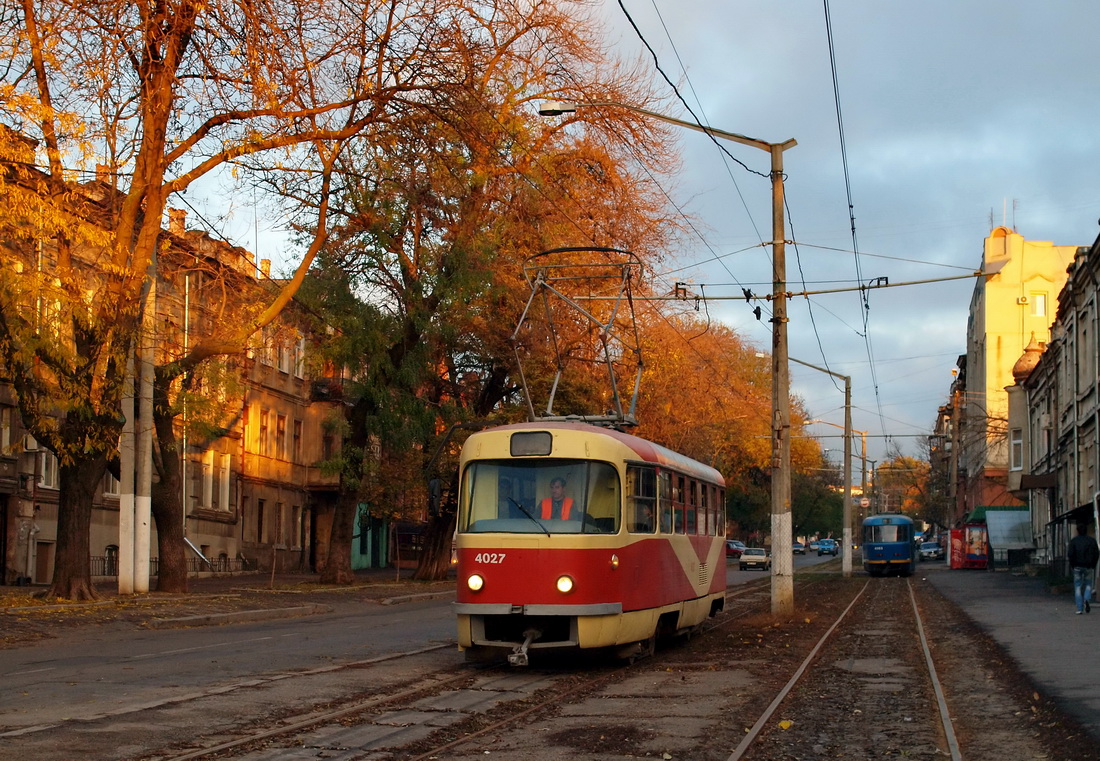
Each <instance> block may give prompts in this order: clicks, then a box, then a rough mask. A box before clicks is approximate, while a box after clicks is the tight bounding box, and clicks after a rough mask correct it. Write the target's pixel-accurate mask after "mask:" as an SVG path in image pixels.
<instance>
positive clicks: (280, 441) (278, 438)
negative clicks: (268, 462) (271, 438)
mask: <svg viewBox="0 0 1100 761" xmlns="http://www.w3.org/2000/svg"><path fill="white" fill-rule="evenodd" d="M275 457H276V458H278V459H280V460H285V459H286V415H276V417H275Z"/></svg>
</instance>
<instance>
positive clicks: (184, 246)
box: [0, 181, 387, 584]
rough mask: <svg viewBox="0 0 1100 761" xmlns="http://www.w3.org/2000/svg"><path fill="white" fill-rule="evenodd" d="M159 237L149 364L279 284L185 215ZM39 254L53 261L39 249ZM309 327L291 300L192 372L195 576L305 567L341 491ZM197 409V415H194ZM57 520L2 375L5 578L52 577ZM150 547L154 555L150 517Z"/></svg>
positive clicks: (333, 412) (331, 387) (102, 501)
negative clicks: (247, 341) (246, 339)
mask: <svg viewBox="0 0 1100 761" xmlns="http://www.w3.org/2000/svg"><path fill="white" fill-rule="evenodd" d="M81 192H83V193H86V194H87V195H88V197H89V198H91V199H93V200H95V199H103V198H105V197H107V196H109V195H110V194H111V193H112V192H113V189H112V188H110V187H109V186H108V185H106V184H105V183H104V182H102V181H97V182H93V183H89V184H88V185H85V186H81ZM164 240H165V245H163V246H162V249H161V252H160V254H159V255H158V256H159V259H158V270H157V278H156V280H157V282H156V310H155V314H156V328H155V336H154V341H155V345H156V350H155V351H156V354H157V358H158V362H163V361H164V360H165V359H168V358H171V357H176V356H179V355H180V354H181V353H182V352H184V351H186V349H187V348H188V347H189V346H193V345H194V344H195V342H197V341H199V340H201V339H202V338H203V337H204V336H206V335H209V334H210V332H211V331H217V330H219V329H224V325H225V321H226V320H227V319H228V320H233V319H234V318H235V317H237V318H239V316H240V315H242V314H244V312H245V311H246V310H247V309H248V308H249V305H250V304H251V305H255V304H257V303H264V302H265V299H269V298H270V294H271V292H272V291H273V289H274V288H276V287H277V286H278V284H277V283H274V282H272V281H271V280H270V272H269V265H268V263H267V262H265V261H261V262H260V263H259V266H257V263H256V262H255V260H254V258H253V255H252V254H251V253H250V252H248V251H245V250H244V249H241V248H238V247H233V246H230V245H229V244H227V243H225V242H223V241H218V240H215V239H212V238H211V237H209V236H208V235H206V234H205V233H203V232H199V231H193V230H187V229H186V217H185V215H184V214H183V213H182V212H178V211H177V212H172V213H171V214H170V222H169V225H168V230H167V231H166V232H165V236H164ZM2 244H3V242H2V241H0V245H2ZM40 262H41V263H40V265H39V266H41V267H42V268H47V269H48V268H49V267H51V266H52V262H53V260H52V258H51V255H50V252H49V251H48V250H47V251H45V253H44V255H43V256H42V257H40ZM8 274H9V276H14V275H13V274H12V273H8ZM19 274H23V273H19ZM219 321H221V324H220V327H219ZM240 324H242V323H240V322H238V323H237V325H238V327H239V325H240ZM309 325H310V323H309V322H308V321H307V320H305V319H303V315H302V313H301V312H299V311H297V309H296V308H295V307H293V306H292V307H290V308H288V309H287V310H284V313H283V315H282V316H281V317H280V319H279V321H278V322H277V323H276V324H274V325H272V326H271V327H270V328H268V329H267V330H265V331H263V333H262V334H261V335H258V336H257V340H256V343H255V344H254V345H253V346H251V347H250V348H249V350H248V351H247V352H246V354H245V355H243V356H235V357H224V358H220V359H218V360H216V361H214V362H211V363H209V366H210V367H211V368H216V371H215V370H208V371H206V375H205V376H203V377H200V379H199V380H200V384H199V387H198V393H197V395H196V399H198V398H199V397H201V398H202V402H203V404H202V405H199V404H198V403H197V402H196V404H195V405H194V406H193V407H192V408H191V409H190V410H189V409H187V408H186V407H185V409H184V411H183V413H182V414H181V415H180V417H179V419H178V420H177V436H178V441H179V444H180V451H181V453H182V454H181V465H182V475H183V477H182V479H181V480H182V484H181V492H182V493H181V500H182V504H183V508H184V509H183V513H184V515H183V520H184V524H185V536H186V540H187V543H188V545H189V550H188V552H189V567H190V569H191V570H192V571H193V572H196V573H198V572H227V571H235V570H240V569H265V570H266V569H271V568H275V569H276V570H280V571H285V570H293V569H302V570H309V569H311V568H313V567H314V566H315V564H316V562H317V561H318V548H319V547H322V546H324V539H325V537H326V535H327V534H326V532H327V526H328V523H327V522H328V521H329V520H330V516H331V510H330V509H329V508H330V507H331V505H332V504H334V502H335V499H336V488H337V479H336V477H335V476H333V475H327V474H325V473H324V472H323V471H322V469H321V467H320V463H321V462H323V461H324V460H326V459H328V458H329V457H331V456H332V454H334V453H335V452H336V451H337V450H338V448H339V446H340V440H339V437H338V436H337V435H335V434H333V433H332V432H331V431H332V430H333V429H332V426H330V425H328V424H327V423H328V422H329V421H330V419H331V418H333V416H339V415H341V414H342V408H343V389H344V382H345V378H344V377H343V375H342V374H341V373H339V372H333V371H320V372H317V371H314V372H311V371H310V369H309V368H310V365H309V364H308V363H307V362H306V352H307V351H308V347H309V345H310V343H311V341H312V340H313V336H311V333H310V327H309ZM200 406H201V407H202V409H200ZM200 415H201V416H203V417H202V421H201V422H202V423H203V424H202V425H195V423H196V421H198V418H199V416H200ZM196 431H201V433H196ZM119 500H120V488H119V482H118V481H117V480H116V479H115V478H114V477H113V476H111V475H108V476H107V477H105V478H104V481H103V483H102V484H101V488H100V490H99V492H98V493H97V494H96V496H95V499H94V507H93V514H92V522H91V528H90V540H91V550H90V553H91V557H90V558H89V563H90V564H91V567H92V574H93V576H94V577H110V576H113V575H115V574H117V572H118V570H117V569H118V563H117V559H118V553H119ZM57 516H58V463H57V458H56V457H55V456H54V455H53V454H52V453H51V452H49V451H48V450H46V449H45V448H43V447H40V446H38V444H37V442H35V441H34V439H33V437H31V436H29V435H28V434H27V433H26V431H25V430H24V427H23V424H22V421H21V418H20V415H19V407H18V400H17V397H16V393H15V389H14V387H13V385H12V383H11V382H10V380H9V379H7V378H5V377H3V373H2V372H0V582H2V583H7V584H12V583H48V582H49V581H50V579H51V576H52V571H53V562H54V545H55V543H56V539H57ZM386 529H387V526H386V525H385V524H384V523H380V524H379V525H377V526H372V529H371V530H374V531H378V532H383V536H385V533H384V532H385V531H386ZM377 544H378V543H377V542H375V543H374V545H372V546H374V551H373V553H372V559H371V562H372V563H374V564H377V565H385V564H386V563H387V557H386V554H387V553H386V551H385V550H386V547H385V544H384V543H383V546H382V548H381V551H379V549H378V547H377V546H376V545H377ZM151 547H152V553H153V554H154V555H155V553H156V547H157V543H156V529H155V525H154V526H153V536H152V540H151ZM155 561H156V559H155V558H153V562H152V573H153V575H155V574H156V562H155Z"/></svg>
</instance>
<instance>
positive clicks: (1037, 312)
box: [1028, 293, 1047, 317]
mask: <svg viewBox="0 0 1100 761" xmlns="http://www.w3.org/2000/svg"><path fill="white" fill-rule="evenodd" d="M1028 303H1029V304H1031V316H1032V317H1046V316H1047V295H1046V294H1045V293H1032V294H1031V296H1029V297H1028Z"/></svg>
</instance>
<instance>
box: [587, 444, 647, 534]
mask: <svg viewBox="0 0 1100 761" xmlns="http://www.w3.org/2000/svg"><path fill="white" fill-rule="evenodd" d="M651 475H652V474H651ZM621 503H622V497H621V496H620V492H619V475H618V473H616V472H615V469H614V468H613V467H611V466H610V465H608V464H607V463H603V462H593V463H589V465H588V494H587V500H586V503H585V505H584V510H585V512H586V513H587V514H586V515H585V517H584V521H583V524H582V526H583V527H582V528H581V531H582V532H584V533H586V534H592V533H596V534H617V533H618V532H619V513H620V511H621V510H622V508H621V507H620V505H621Z"/></svg>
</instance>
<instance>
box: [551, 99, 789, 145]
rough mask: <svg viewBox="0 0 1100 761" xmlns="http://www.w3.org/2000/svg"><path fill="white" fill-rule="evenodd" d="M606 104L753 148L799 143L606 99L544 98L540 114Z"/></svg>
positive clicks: (569, 112)
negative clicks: (775, 140)
mask: <svg viewBox="0 0 1100 761" xmlns="http://www.w3.org/2000/svg"><path fill="white" fill-rule="evenodd" d="M601 106H606V107H609V108H622V109H626V110H627V111H634V112H635V113H639V114H642V115H643V116H648V117H650V118H652V119H656V120H657V121H661V122H667V123H669V124H675V125H676V126H677V127H685V128H687V129H693V130H695V131H696V132H702V133H704V134H706V135H713V136H714V137H720V138H722V139H723V140H730V141H732V142H734V143H740V144H741V145H747V146H750V147H752V148H759V149H760V150H762V151H767V152H769V153H770V152H771V151H772V149H773V148H775V147H778V148H779V150H781V151H785V150H787V149H788V148H793V147H794V146H796V145H798V141H796V140H795V139H794V138H791V139H790V140H784V141H783V142H782V143H769V142H766V141H764V140H757V139H756V138H754V137H746V136H745V135H739V134H737V133H736V132H727V131H726V130H722V129H716V128H714V127H705V126H703V125H702V124H696V123H695V122H689V121H685V120H683V119H677V118H675V117H672V116H665V115H664V114H660V113H657V112H656V111H650V110H648V109H645V108H640V107H639V106H629V105H627V104H626V103H615V102H614V101H606V102H603V103H570V102H568V101H561V100H544V101H543V102H542V106H541V107H540V108H539V115H540V116H562V115H563V114H572V113H574V112H576V110H577V109H578V108H599V107H601Z"/></svg>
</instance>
